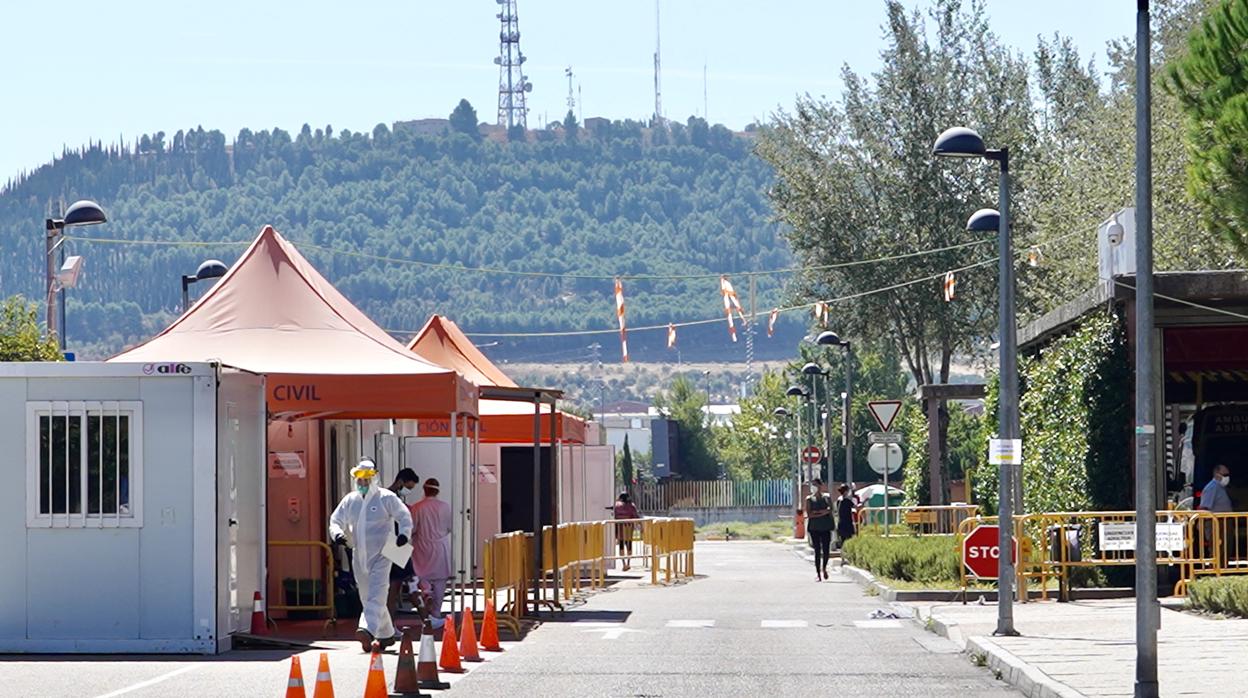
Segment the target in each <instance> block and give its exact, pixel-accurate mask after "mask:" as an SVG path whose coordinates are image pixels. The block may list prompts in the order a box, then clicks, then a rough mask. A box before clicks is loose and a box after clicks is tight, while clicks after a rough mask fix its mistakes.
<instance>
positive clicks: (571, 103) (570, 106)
mask: <svg viewBox="0 0 1248 698" xmlns="http://www.w3.org/2000/svg"><path fill="white" fill-rule="evenodd" d="M563 74H564V75H566V76H568V111H572V110H573V109H576V100H575V99H574V98H573V97H572V66H568V67H567V68H564V69H563Z"/></svg>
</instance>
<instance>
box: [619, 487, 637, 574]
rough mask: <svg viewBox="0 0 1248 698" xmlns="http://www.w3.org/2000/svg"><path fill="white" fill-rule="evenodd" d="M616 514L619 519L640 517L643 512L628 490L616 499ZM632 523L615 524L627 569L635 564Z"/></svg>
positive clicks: (621, 554)
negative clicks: (638, 509) (639, 511)
mask: <svg viewBox="0 0 1248 698" xmlns="http://www.w3.org/2000/svg"><path fill="white" fill-rule="evenodd" d="M614 516H615V518H617V519H640V518H641V514H640V513H638V511H637V506H636V505H635V504H633V501H632V497H629V496H628V493H627V492H621V493H620V498H619V499H617V500H616V502H615V507H614ZM634 525H635V524H632V523H619V524H616V525H615V542H616V546H618V547H619V549H620V558H621V559H622V560H623V561H624V569H625V570H626V571H627V570H629V569H632V566H633V527H634Z"/></svg>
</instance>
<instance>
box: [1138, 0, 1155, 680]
mask: <svg viewBox="0 0 1248 698" xmlns="http://www.w3.org/2000/svg"><path fill="white" fill-rule="evenodd" d="M1149 24H1150V23H1149V11H1148V0H1136V17H1135V234H1136V238H1135V265H1136V266H1135V550H1136V553H1135V697H1136V698H1157V695H1158V685H1157V629H1158V626H1160V625H1161V613H1160V609H1159V608H1158V606H1157V551H1156V548H1157V538H1156V529H1157V519H1156V511H1157V495H1156V491H1155V490H1156V486H1155V484H1154V482H1155V480H1154V478H1155V477H1156V471H1155V469H1154V467H1153V457H1154V455H1155V454H1154V451H1153V441H1154V439H1155V437H1156V422H1155V420H1156V416H1155V415H1154V413H1153V384H1154V382H1155V376H1154V373H1153V167H1152V155H1153V152H1152V130H1153V124H1152V115H1151V113H1150V109H1151V107H1152V92H1151V80H1152V65H1151V61H1152V51H1151V45H1150V42H1151V35H1150V26H1149Z"/></svg>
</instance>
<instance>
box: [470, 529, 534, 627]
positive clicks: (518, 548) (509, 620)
mask: <svg viewBox="0 0 1248 698" xmlns="http://www.w3.org/2000/svg"><path fill="white" fill-rule="evenodd" d="M528 540H529V539H528V536H526V535H525V534H524V531H512V532H511V533H501V534H499V535H496V536H491V537H489V538H487V539H486V540H485V549H484V551H483V552H482V569H483V572H482V585H481V586H482V591H483V593H484V594H485V598H487V599H489V600H490V601H491V602H492V603H493V604H494V606H495V607H496V608H498V621H499V622H500V623H503V624H505V625H507V626H508V627H509V628H510V629H511V631H512V633H513V634H514V635H515V636H516V637H519V635H520V618H521V617H522V616H523V615H524V597H525V594H526V593H527V591H528V581H529V573H528V570H529V564H528V560H529V544H528ZM500 593H502V594H503V595H504V597H503V603H502V604H501V605H500V604H499V602H498V601H499V599H498V595H499V594H500Z"/></svg>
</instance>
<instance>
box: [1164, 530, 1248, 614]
mask: <svg viewBox="0 0 1248 698" xmlns="http://www.w3.org/2000/svg"><path fill="white" fill-rule="evenodd" d="M1184 513H1187V514H1190V515H1191V524H1190V525H1189V532H1190V544H1191V545H1192V547H1193V549H1194V550H1195V551H1197V552H1198V553H1199V557H1198V558H1197V559H1193V560H1191V561H1190V562H1189V563H1188V564H1187V565H1186V566H1185V567H1184V569H1183V575H1182V578H1181V579H1180V580H1179V584H1178V586H1177V587H1176V588H1175V593H1176V594H1180V595H1182V594H1186V593H1187V587H1188V585H1189V584H1191V583H1192V582H1193V581H1195V580H1196V579H1197V578H1199V577H1205V576H1217V577H1221V576H1225V575H1235V574H1248V512H1225V513H1215V512H1211V511H1194V512H1184Z"/></svg>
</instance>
